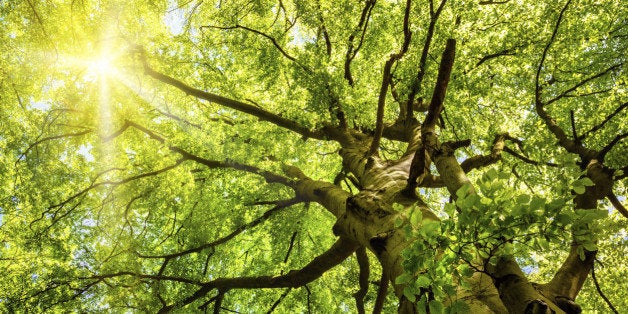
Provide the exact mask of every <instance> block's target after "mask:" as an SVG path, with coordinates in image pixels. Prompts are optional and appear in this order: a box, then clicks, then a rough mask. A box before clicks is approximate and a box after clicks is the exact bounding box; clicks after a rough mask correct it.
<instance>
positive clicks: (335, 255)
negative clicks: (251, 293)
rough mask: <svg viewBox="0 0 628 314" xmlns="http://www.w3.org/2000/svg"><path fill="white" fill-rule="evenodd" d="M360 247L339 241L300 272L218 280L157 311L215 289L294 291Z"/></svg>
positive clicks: (196, 297)
mask: <svg viewBox="0 0 628 314" xmlns="http://www.w3.org/2000/svg"><path fill="white" fill-rule="evenodd" d="M358 247H359V245H358V244H357V243H355V242H352V241H349V240H346V239H343V238H340V239H338V240H337V241H336V243H334V245H333V246H332V247H331V248H330V249H329V250H327V251H325V252H324V253H322V254H321V255H319V256H317V257H315V258H314V259H313V260H312V261H311V262H310V263H308V264H307V265H305V266H304V267H303V268H301V269H299V270H292V271H290V272H288V273H287V274H285V275H281V276H259V277H238V278H219V279H215V280H212V281H210V282H207V283H204V284H202V287H201V288H200V289H198V290H197V291H196V292H195V293H193V294H192V295H190V296H188V297H187V298H185V299H183V300H181V301H180V302H177V303H175V304H172V305H168V306H165V307H163V308H162V309H161V310H160V312H161V313H166V312H169V311H171V310H173V309H176V308H181V307H183V306H185V305H187V304H190V303H192V302H194V301H196V300H198V299H199V298H202V297H203V296H205V295H206V294H207V293H209V292H210V291H212V290H214V289H218V290H219V291H225V292H226V291H228V290H231V289H259V288H296V287H301V286H304V285H306V284H308V283H309V282H312V281H314V280H316V279H318V278H319V277H320V276H322V275H323V274H324V273H325V272H327V271H328V270H329V269H331V268H333V267H334V266H336V265H338V264H340V263H341V262H342V261H344V260H345V259H347V257H349V256H350V255H351V254H353V252H354V251H355V250H356V249H357V248H358Z"/></svg>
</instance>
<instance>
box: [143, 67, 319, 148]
mask: <svg viewBox="0 0 628 314" xmlns="http://www.w3.org/2000/svg"><path fill="white" fill-rule="evenodd" d="M144 72H145V73H146V74H147V75H148V76H150V77H152V78H154V79H156V80H158V81H161V82H163V83H166V84H168V85H171V86H173V87H176V88H177V89H179V90H181V91H182V92H184V93H186V94H188V95H191V96H194V97H196V98H199V99H204V100H207V101H210V102H214V103H217V104H219V105H221V106H225V107H228V108H231V109H234V110H237V111H241V112H244V113H247V114H250V115H253V116H255V117H258V118H259V119H260V120H263V121H268V122H270V123H272V124H275V125H277V126H279V127H282V128H285V129H288V130H291V131H294V132H296V133H299V134H301V135H303V136H305V137H309V138H315V139H319V140H325V139H327V136H326V134H325V133H324V132H322V131H320V130H317V131H311V130H309V129H308V128H305V127H303V126H301V125H299V124H298V123H296V122H294V121H292V120H289V119H286V118H284V117H281V116H279V115H276V114H274V113H271V112H268V111H266V110H264V109H261V108H260V107H257V106H253V105H250V104H247V103H244V102H241V101H238V100H233V99H230V98H226V97H223V96H219V95H216V94H212V93H208V92H205V91H202V90H200V89H196V88H193V87H191V86H189V85H187V84H185V83H183V82H182V81H179V80H177V79H175V78H173V77H170V76H167V75H165V74H162V73H160V72H157V71H155V70H153V69H152V68H151V67H150V66H149V65H148V63H147V62H146V61H145V60H144Z"/></svg>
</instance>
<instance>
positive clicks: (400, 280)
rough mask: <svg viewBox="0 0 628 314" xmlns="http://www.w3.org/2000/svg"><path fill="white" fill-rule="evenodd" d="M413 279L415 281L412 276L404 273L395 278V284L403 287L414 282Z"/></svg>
mask: <svg viewBox="0 0 628 314" xmlns="http://www.w3.org/2000/svg"><path fill="white" fill-rule="evenodd" d="M412 279H413V278H412V275H410V274H408V273H403V274H401V275H399V276H398V277H397V278H395V284H398V285H403V284H406V283H409V282H412Z"/></svg>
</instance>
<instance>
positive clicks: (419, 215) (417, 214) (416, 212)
mask: <svg viewBox="0 0 628 314" xmlns="http://www.w3.org/2000/svg"><path fill="white" fill-rule="evenodd" d="M422 220H423V212H422V211H421V209H419V208H414V209H412V212H411V213H410V223H411V224H412V225H413V226H418V225H420V224H421V221H422Z"/></svg>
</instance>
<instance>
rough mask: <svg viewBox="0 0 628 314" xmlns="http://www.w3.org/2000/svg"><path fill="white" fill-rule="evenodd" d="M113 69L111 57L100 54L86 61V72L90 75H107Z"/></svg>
mask: <svg viewBox="0 0 628 314" xmlns="http://www.w3.org/2000/svg"><path fill="white" fill-rule="evenodd" d="M114 71H115V67H114V65H113V57H111V56H107V55H100V56H98V57H97V58H95V59H92V60H88V61H87V72H88V74H89V75H90V76H98V77H101V76H108V75H110V74H112V73H113V72H114Z"/></svg>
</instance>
